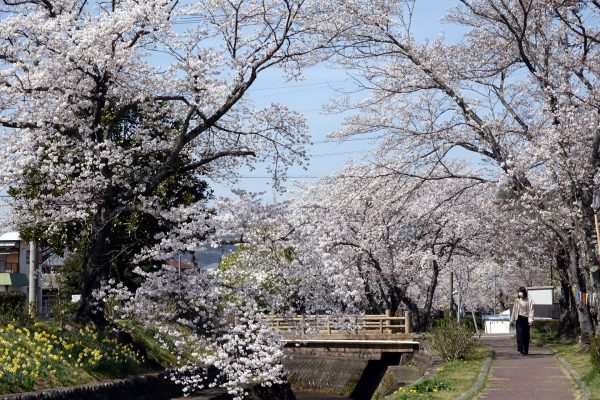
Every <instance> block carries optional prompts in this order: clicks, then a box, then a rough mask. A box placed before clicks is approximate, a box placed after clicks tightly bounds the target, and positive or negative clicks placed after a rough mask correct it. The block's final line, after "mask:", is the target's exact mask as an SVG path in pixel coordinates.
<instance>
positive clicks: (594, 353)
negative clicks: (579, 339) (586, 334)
mask: <svg viewBox="0 0 600 400" xmlns="http://www.w3.org/2000/svg"><path fill="white" fill-rule="evenodd" d="M590 356H591V357H592V364H593V365H594V366H595V367H596V370H597V371H598V372H600V337H598V336H596V337H593V338H592V340H591V342H590Z"/></svg>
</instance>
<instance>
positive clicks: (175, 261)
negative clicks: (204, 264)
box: [169, 258, 194, 269]
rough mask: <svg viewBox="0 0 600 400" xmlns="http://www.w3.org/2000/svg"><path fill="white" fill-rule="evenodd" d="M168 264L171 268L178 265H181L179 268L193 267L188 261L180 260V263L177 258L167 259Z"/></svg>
mask: <svg viewBox="0 0 600 400" xmlns="http://www.w3.org/2000/svg"><path fill="white" fill-rule="evenodd" d="M169 265H170V266H171V267H173V268H179V266H180V265H181V269H192V268H194V265H193V264H190V263H188V262H184V261H181V264H180V262H179V260H175V259H173V258H171V259H169Z"/></svg>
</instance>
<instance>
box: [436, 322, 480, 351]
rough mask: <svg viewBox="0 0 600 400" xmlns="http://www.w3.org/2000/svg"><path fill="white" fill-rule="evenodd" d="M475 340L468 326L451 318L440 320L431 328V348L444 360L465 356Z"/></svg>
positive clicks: (474, 343)
mask: <svg viewBox="0 0 600 400" xmlns="http://www.w3.org/2000/svg"><path fill="white" fill-rule="evenodd" d="M477 342H478V340H477V339H476V338H475V337H474V336H473V331H472V330H471V329H470V328H467V327H465V326H464V325H462V324H461V325H459V324H457V323H456V322H455V321H453V320H441V321H439V322H438V323H437V326H435V327H434V328H433V329H432V330H431V335H430V343H431V348H432V349H433V350H435V351H436V352H437V353H438V355H439V356H440V357H441V358H442V359H444V360H445V361H452V360H456V359H464V358H466V357H467V356H468V355H469V354H470V353H471V351H472V350H473V348H474V347H475V345H476V344H477Z"/></svg>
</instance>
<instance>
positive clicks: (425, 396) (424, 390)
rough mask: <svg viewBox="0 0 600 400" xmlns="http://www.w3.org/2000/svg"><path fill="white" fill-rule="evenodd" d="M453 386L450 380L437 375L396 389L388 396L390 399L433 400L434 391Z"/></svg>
mask: <svg viewBox="0 0 600 400" xmlns="http://www.w3.org/2000/svg"><path fill="white" fill-rule="evenodd" d="M452 388H453V384H452V383H451V382H449V381H446V380H443V379H441V378H439V377H437V376H435V377H433V378H428V379H422V380H420V381H417V382H415V383H413V384H412V385H410V386H408V387H406V388H404V387H401V388H400V389H398V390H396V391H395V392H394V393H393V394H392V395H391V396H389V397H388V399H390V400H432V399H434V397H433V396H432V393H435V392H439V391H441V390H449V389H452Z"/></svg>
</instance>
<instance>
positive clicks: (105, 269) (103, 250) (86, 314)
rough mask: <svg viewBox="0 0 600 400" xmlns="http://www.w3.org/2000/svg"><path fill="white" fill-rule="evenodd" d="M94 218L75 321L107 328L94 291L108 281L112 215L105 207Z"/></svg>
mask: <svg viewBox="0 0 600 400" xmlns="http://www.w3.org/2000/svg"><path fill="white" fill-rule="evenodd" d="M99 208H100V210H99V211H98V213H97V214H96V216H95V217H94V220H93V223H92V232H91V235H90V241H89V243H88V246H87V248H86V250H85V253H84V257H83V265H82V270H81V282H82V288H81V301H80V303H79V307H78V308H77V311H76V314H75V320H76V321H77V322H81V323H88V322H93V323H94V324H95V325H96V326H98V327H101V328H102V327H104V326H106V319H105V317H104V310H103V309H101V308H99V307H97V306H96V305H95V299H94V297H93V293H94V290H96V289H98V288H99V287H100V285H101V283H102V281H106V280H108V277H109V273H110V260H109V258H108V254H107V253H108V250H109V248H108V246H109V243H108V240H109V238H110V220H111V218H110V215H109V213H108V212H107V210H106V208H105V207H102V206H100V207H99Z"/></svg>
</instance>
